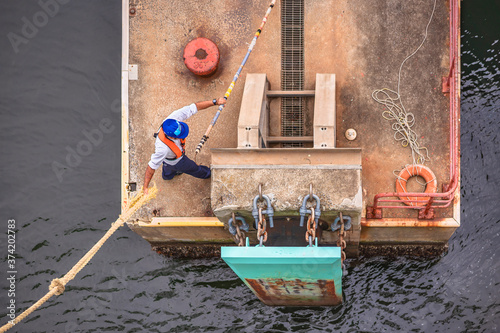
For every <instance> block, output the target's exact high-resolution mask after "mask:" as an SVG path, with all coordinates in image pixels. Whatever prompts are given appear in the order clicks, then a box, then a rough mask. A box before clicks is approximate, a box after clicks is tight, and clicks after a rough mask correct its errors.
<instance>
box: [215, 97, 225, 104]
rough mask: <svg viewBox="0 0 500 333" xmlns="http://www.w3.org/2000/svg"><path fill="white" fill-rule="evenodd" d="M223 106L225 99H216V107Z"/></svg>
mask: <svg viewBox="0 0 500 333" xmlns="http://www.w3.org/2000/svg"><path fill="white" fill-rule="evenodd" d="M224 104H226V99H225V98H224V97H219V98H217V105H224Z"/></svg>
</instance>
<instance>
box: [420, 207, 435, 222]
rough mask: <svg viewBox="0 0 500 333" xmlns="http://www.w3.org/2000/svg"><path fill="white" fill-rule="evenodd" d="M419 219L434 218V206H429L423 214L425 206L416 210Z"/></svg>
mask: <svg viewBox="0 0 500 333" xmlns="http://www.w3.org/2000/svg"><path fill="white" fill-rule="evenodd" d="M418 219H419V220H433V219H434V208H429V209H428V211H427V214H425V208H423V209H419V210H418Z"/></svg>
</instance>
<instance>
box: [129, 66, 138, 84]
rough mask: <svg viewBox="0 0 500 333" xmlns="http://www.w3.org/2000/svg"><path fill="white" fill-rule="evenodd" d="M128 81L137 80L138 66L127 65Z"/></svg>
mask: <svg viewBox="0 0 500 333" xmlns="http://www.w3.org/2000/svg"><path fill="white" fill-rule="evenodd" d="M128 79H129V80H131V81H132V80H134V81H135V80H138V79H139V65H128Z"/></svg>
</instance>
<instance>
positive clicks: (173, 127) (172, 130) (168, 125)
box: [161, 119, 189, 139]
mask: <svg viewBox="0 0 500 333" xmlns="http://www.w3.org/2000/svg"><path fill="white" fill-rule="evenodd" d="M161 127H162V128H163V132H165V135H167V136H171V137H173V138H179V139H184V138H186V137H187V136H188V134H189V126H188V125H187V124H186V123H184V122H182V121H177V120H175V119H166V120H165V121H164V122H163V124H162V125H161Z"/></svg>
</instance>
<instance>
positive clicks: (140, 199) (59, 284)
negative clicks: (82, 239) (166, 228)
mask: <svg viewBox="0 0 500 333" xmlns="http://www.w3.org/2000/svg"><path fill="white" fill-rule="evenodd" d="M157 192H158V190H157V188H156V187H152V188H150V189H149V192H148V194H147V195H143V192H142V191H139V192H138V193H139V194H138V195H137V196H136V197H135V198H134V199H132V201H131V202H130V204H129V205H128V207H127V209H126V210H125V212H124V213H123V214H122V215H120V217H119V218H118V219H117V220H116V221H115V222H114V223H112V224H111V228H109V230H108V231H107V232H106V234H104V236H102V238H101V239H100V240H99V241H98V242H97V243H96V244H95V245H94V246H93V247H92V248H91V249H90V250H89V251H88V252H87V253H86V254H85V255H84V256H83V257H82V259H80V261H78V262H77V263H76V265H75V266H73V268H71V269H70V270H69V272H68V273H66V275H64V276H63V277H62V278H59V279H54V280H52V282H51V283H50V286H49V292H48V293H47V294H45V296H43V297H42V298H40V299H39V300H38V301H37V302H36V303H35V304H33V305H32V306H30V307H29V308H28V309H26V310H25V311H24V312H23V313H21V314H20V315H19V316H17V317H16V319H14V320H13V321H10V322H9V323H8V324H5V325H3V326H2V327H0V333H3V332H6V331H7V330H8V329H10V328H12V327H13V326H14V325H16V324H17V323H19V322H20V321H21V320H23V319H24V318H26V317H27V316H29V315H30V314H31V313H32V312H33V311H35V310H36V309H38V308H39V307H40V306H42V305H43V303H45V302H47V301H48V300H49V299H50V298H51V297H52V296H54V295H61V294H62V293H63V292H64V288H65V286H66V284H67V283H68V282H69V281H71V280H73V278H74V277H75V276H76V274H78V272H80V271H81V270H82V269H83V268H84V267H85V265H87V263H88V262H89V261H90V259H92V257H93V256H94V255H95V254H96V253H97V251H99V249H100V248H101V247H102V246H103V245H104V243H105V242H106V240H108V238H109V237H111V235H112V234H113V233H114V232H115V231H116V230H117V229H118V228H120V227H121V226H122V225H123V224H124V223H125V222H127V221H128V220H129V219H130V218H131V217H132V215H134V213H135V212H136V211H137V210H138V209H139V208H141V207H142V206H143V205H144V204H145V203H146V202H148V201H149V200H151V199H152V198H154V197H155V196H156V193H157Z"/></svg>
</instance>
